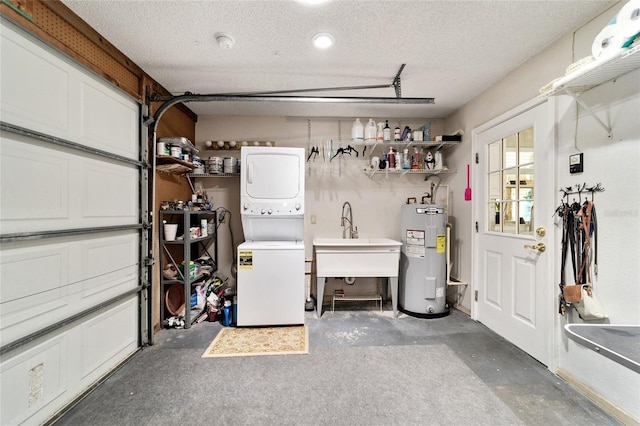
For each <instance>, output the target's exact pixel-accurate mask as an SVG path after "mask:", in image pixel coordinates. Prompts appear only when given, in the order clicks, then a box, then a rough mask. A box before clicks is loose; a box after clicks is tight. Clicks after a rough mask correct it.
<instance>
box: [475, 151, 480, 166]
mask: <svg viewBox="0 0 640 426" xmlns="http://www.w3.org/2000/svg"><path fill="white" fill-rule="evenodd" d="M479 163H480V156H479V155H478V153H477V152H476V164H479Z"/></svg>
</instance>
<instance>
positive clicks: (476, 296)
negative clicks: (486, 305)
mask: <svg viewBox="0 0 640 426" xmlns="http://www.w3.org/2000/svg"><path fill="white" fill-rule="evenodd" d="M473 298H474V299H475V300H476V302H477V301H478V290H476V291H475V292H474V294H473Z"/></svg>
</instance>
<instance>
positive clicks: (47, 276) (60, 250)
mask: <svg viewBox="0 0 640 426" xmlns="http://www.w3.org/2000/svg"><path fill="white" fill-rule="evenodd" d="M68 259H69V250H68V247H64V246H57V247H36V248H29V249H17V250H5V249H4V248H3V249H2V251H1V252H0V280H1V282H0V300H1V302H0V320H1V322H0V331H1V332H0V334H1V337H0V340H1V341H2V343H3V344H4V343H7V340H5V338H8V337H9V336H6V335H5V332H4V330H5V329H6V330H8V329H10V328H11V327H13V326H20V325H21V323H23V322H25V321H27V320H29V322H31V318H32V317H35V316H46V315H47V314H50V313H51V312H53V311H57V310H61V309H62V308H64V306H65V305H66V304H67V303H68V298H67V294H68V287H67V286H65V285H64V284H65V283H67V282H68V281H69V276H68V268H67V267H66V266H67V265H68V263H69V262H68ZM34 271H36V272H35V273H34ZM35 322H37V321H34V323H35Z"/></svg>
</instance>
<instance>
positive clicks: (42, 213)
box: [0, 133, 72, 233]
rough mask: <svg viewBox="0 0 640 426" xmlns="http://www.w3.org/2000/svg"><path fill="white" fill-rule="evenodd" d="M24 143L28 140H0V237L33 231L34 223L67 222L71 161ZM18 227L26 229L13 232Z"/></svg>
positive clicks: (12, 137) (6, 136) (8, 137)
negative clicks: (65, 220)
mask: <svg viewBox="0 0 640 426" xmlns="http://www.w3.org/2000/svg"><path fill="white" fill-rule="evenodd" d="M25 142H27V138H25V137H21V136H17V135H11V134H9V133H4V134H3V135H2V137H1V139H0V143H2V155H1V156H0V164H1V166H2V167H0V183H1V184H2V193H1V194H0V200H1V205H0V213H1V214H0V216H1V217H2V233H10V232H30V231H33V229H32V227H33V225H34V222H33V221H34V220H39V219H46V220H49V221H51V222H52V223H56V224H57V223H59V219H68V218H69V188H70V173H69V171H70V168H71V164H70V163H71V161H72V158H71V157H69V156H68V155H66V154H64V153H62V152H57V151H55V150H51V149H46V148H44V147H42V146H38V145H31V144H28V143H25ZM19 223H27V224H29V226H28V227H24V228H23V227H18V228H17V229H14V224H16V225H17V224H19ZM30 228H31V229H30Z"/></svg>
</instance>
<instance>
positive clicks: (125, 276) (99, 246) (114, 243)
mask: <svg viewBox="0 0 640 426" xmlns="http://www.w3.org/2000/svg"><path fill="white" fill-rule="evenodd" d="M139 247H140V241H139V238H138V235H137V234H130V235H123V236H120V237H109V238H104V239H100V240H90V241H87V242H85V243H84V244H83V245H82V249H81V254H80V255H81V259H80V262H79V268H81V269H82V270H83V273H82V276H83V277H85V278H80V280H81V282H82V292H81V296H80V297H82V298H83V299H88V298H100V299H104V298H107V299H108V298H110V297H115V296H117V295H118V294H121V293H123V292H124V291H126V290H130V289H132V288H135V287H136V286H137V280H138V268H139V266H138V264H137V263H132V261H131V259H135V258H136V253H137V250H139ZM101 293H102V294H101Z"/></svg>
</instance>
